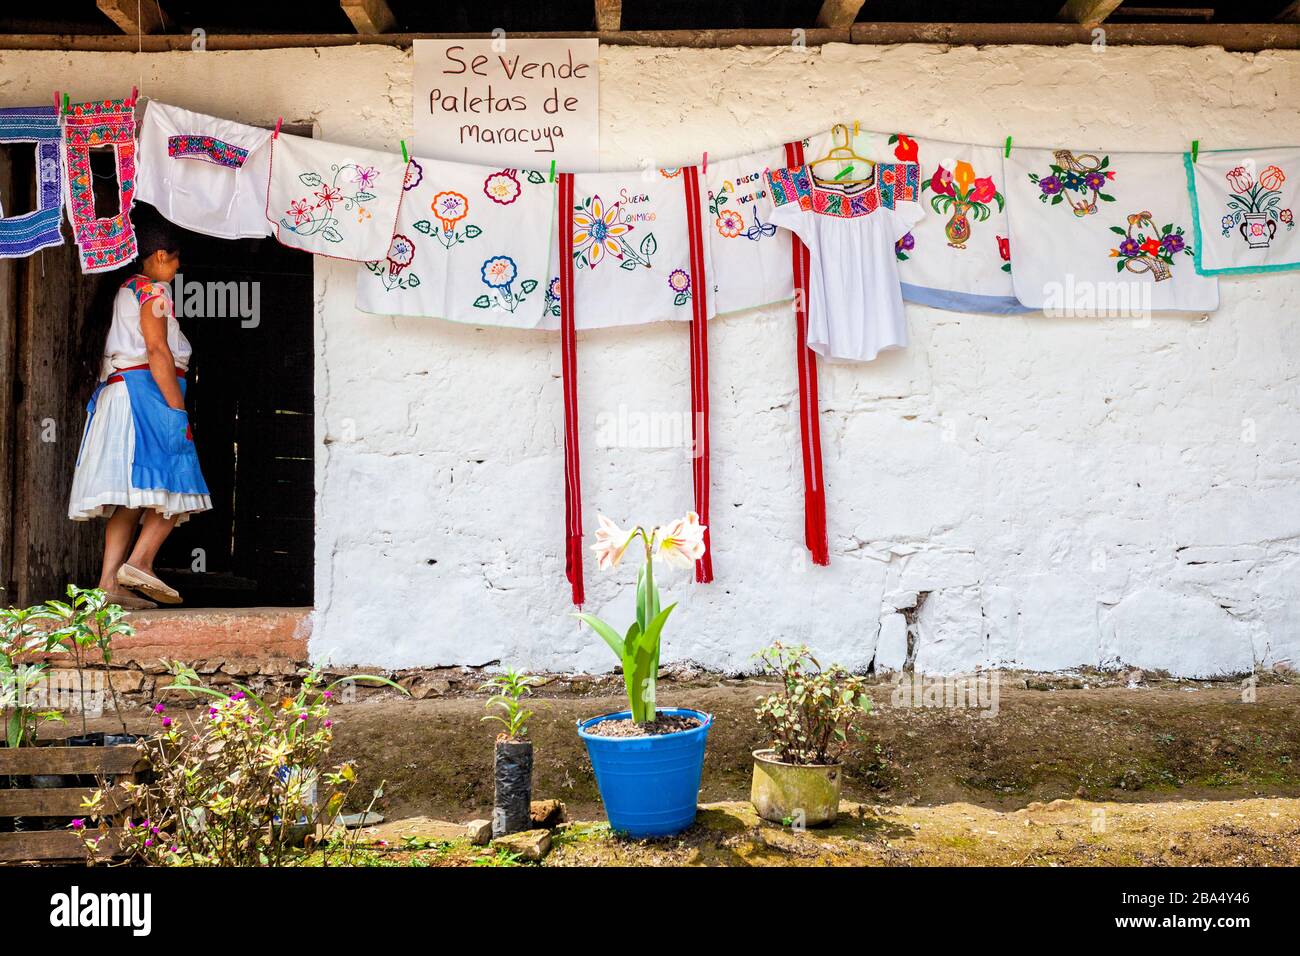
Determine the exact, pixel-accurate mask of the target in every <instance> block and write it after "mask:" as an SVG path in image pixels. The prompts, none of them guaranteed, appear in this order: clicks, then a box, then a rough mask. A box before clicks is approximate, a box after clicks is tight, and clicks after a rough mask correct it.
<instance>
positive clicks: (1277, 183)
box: [1259, 166, 1286, 189]
mask: <svg viewBox="0 0 1300 956" xmlns="http://www.w3.org/2000/svg"><path fill="white" fill-rule="evenodd" d="M1284 182H1286V173H1284V172H1282V170H1280V169H1278V168H1277V167H1276V166H1269V167H1268V168H1267V169H1265V170H1264V171H1263V172H1262V173H1260V174H1259V184H1260V185H1261V186H1263V187H1264V188H1265V189H1281V188H1282V184H1283V183H1284Z"/></svg>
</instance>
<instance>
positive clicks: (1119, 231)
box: [1110, 226, 1128, 236]
mask: <svg viewBox="0 0 1300 956" xmlns="http://www.w3.org/2000/svg"><path fill="white" fill-rule="evenodd" d="M1110 231H1111V232H1114V233H1118V234H1119V235H1121V236H1127V235H1128V233H1127V232H1125V231H1124V230H1123V229H1121V228H1120V227H1119V226H1111V227H1110Z"/></svg>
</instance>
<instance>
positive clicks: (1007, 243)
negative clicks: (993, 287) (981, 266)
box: [993, 236, 1011, 272]
mask: <svg viewBox="0 0 1300 956" xmlns="http://www.w3.org/2000/svg"><path fill="white" fill-rule="evenodd" d="M993 238H995V239H997V241H998V255H1000V256H1001V257H1002V271H1003V272H1010V271H1011V239H1010V237H1008V236H994V237H993Z"/></svg>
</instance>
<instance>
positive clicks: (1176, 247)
mask: <svg viewBox="0 0 1300 956" xmlns="http://www.w3.org/2000/svg"><path fill="white" fill-rule="evenodd" d="M1186 245H1187V243H1186V242H1184V241H1183V237H1182V234H1181V233H1177V232H1171V233H1169V235H1167V236H1165V237H1164V238H1162V239H1161V240H1160V250H1161V251H1162V252H1164V253H1165V254H1166V255H1170V256H1172V255H1175V254H1176V253H1179V252H1182V251H1183V247H1184V246H1186Z"/></svg>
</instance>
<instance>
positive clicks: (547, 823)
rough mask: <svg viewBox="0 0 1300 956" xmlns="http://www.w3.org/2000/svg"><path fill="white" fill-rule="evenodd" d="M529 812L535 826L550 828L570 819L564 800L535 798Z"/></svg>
mask: <svg viewBox="0 0 1300 956" xmlns="http://www.w3.org/2000/svg"><path fill="white" fill-rule="evenodd" d="M528 813H529V816H530V817H531V818H532V822H533V826H534V827H546V828H548V829H550V828H552V827H555V826H558V825H559V824H561V823H563V822H564V821H565V820H567V819H568V817H567V815H566V813H565V807H564V801H562V800H534V801H533V802H532V804H531V805H530V807H529V811H528Z"/></svg>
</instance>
